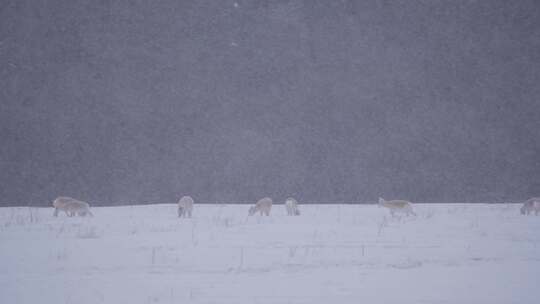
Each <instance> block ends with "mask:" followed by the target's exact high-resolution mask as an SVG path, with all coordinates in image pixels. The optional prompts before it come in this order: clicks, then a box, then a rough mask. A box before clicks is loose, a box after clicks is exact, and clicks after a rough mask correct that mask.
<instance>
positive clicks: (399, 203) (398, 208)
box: [379, 197, 416, 216]
mask: <svg viewBox="0 0 540 304" xmlns="http://www.w3.org/2000/svg"><path fill="white" fill-rule="evenodd" d="M379 207H386V208H388V209H389V210H390V214H391V215H392V216H394V215H395V214H396V213H405V215H407V216H409V215H416V213H414V211H413V209H412V204H411V202H409V201H403V200H391V201H387V200H385V199H383V198H380V197H379Z"/></svg>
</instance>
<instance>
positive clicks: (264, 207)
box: [52, 196, 540, 217]
mask: <svg viewBox="0 0 540 304" xmlns="http://www.w3.org/2000/svg"><path fill="white" fill-rule="evenodd" d="M52 205H53V207H54V216H58V213H59V212H60V211H63V212H65V213H66V215H67V216H69V217H72V216H87V215H88V216H94V215H93V214H92V212H91V211H90V205H89V204H88V203H86V202H83V201H80V200H76V199H74V198H71V197H67V196H61V197H58V198H56V199H55V200H54V201H53V202H52ZM193 205H194V201H193V198H191V196H183V197H182V198H181V199H180V200H179V201H178V217H191V215H192V213H193ZM272 205H273V201H272V199H271V198H269V197H265V198H262V199H260V200H259V201H257V203H255V205H253V206H251V207H250V208H249V209H248V215H250V216H251V215H254V214H256V213H259V214H260V215H266V216H269V215H270V210H271V209H272ZM284 205H285V209H286V211H287V215H290V216H298V215H300V209H299V208H298V202H297V201H296V200H295V199H294V198H288V199H287V200H285V204H284ZM379 206H380V207H385V208H388V210H390V214H391V215H392V216H395V215H396V214H405V215H407V216H409V215H416V213H414V211H413V207H412V203H411V202H409V201H405V200H389V201H387V200H385V199H383V198H379ZM533 212H534V214H535V215H538V214H539V213H540V197H533V198H530V199H528V200H527V201H525V202H524V203H523V206H521V209H520V213H521V214H523V215H529V214H531V213H533Z"/></svg>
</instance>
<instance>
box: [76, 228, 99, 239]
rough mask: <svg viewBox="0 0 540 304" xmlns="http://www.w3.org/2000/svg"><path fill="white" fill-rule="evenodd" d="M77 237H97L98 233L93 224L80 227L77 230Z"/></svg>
mask: <svg viewBox="0 0 540 304" xmlns="http://www.w3.org/2000/svg"><path fill="white" fill-rule="evenodd" d="M77 238H79V239H97V238H99V234H98V232H97V229H96V227H95V226H90V227H80V228H79V231H78V232H77Z"/></svg>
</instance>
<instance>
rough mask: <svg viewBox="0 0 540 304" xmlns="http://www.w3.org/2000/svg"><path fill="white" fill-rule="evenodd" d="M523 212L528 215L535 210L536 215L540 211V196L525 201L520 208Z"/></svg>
mask: <svg viewBox="0 0 540 304" xmlns="http://www.w3.org/2000/svg"><path fill="white" fill-rule="evenodd" d="M520 212H521V214H524V215H528V214H530V213H532V212H534V215H538V213H540V197H533V198H530V199H528V200H526V201H525V203H523V206H521V209H520Z"/></svg>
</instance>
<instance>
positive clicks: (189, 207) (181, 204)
mask: <svg viewBox="0 0 540 304" xmlns="http://www.w3.org/2000/svg"><path fill="white" fill-rule="evenodd" d="M192 212H193V199H192V198H191V196H183V197H182V198H181V199H180V200H179V201H178V217H191V213H192Z"/></svg>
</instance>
